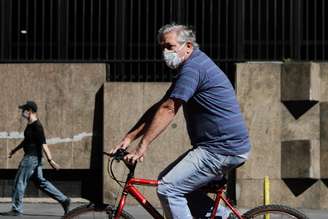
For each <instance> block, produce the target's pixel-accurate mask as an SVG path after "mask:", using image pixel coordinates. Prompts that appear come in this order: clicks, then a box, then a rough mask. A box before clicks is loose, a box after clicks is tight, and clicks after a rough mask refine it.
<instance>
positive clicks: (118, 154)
mask: <svg viewBox="0 0 328 219" xmlns="http://www.w3.org/2000/svg"><path fill="white" fill-rule="evenodd" d="M103 154H105V155H107V156H108V157H113V159H114V160H117V161H121V160H123V158H124V156H125V155H127V154H129V152H127V151H126V149H118V150H117V151H116V153H115V154H114V155H110V154H109V153H107V152H105V151H103Z"/></svg>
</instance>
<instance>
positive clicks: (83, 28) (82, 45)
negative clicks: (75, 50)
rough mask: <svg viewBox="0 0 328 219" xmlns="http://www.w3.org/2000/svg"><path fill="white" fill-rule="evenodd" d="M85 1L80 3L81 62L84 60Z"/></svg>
mask: <svg viewBox="0 0 328 219" xmlns="http://www.w3.org/2000/svg"><path fill="white" fill-rule="evenodd" d="M85 1H86V0H83V1H82V33H81V35H82V41H81V47H82V57H81V58H82V60H85V17H86V13H85Z"/></svg>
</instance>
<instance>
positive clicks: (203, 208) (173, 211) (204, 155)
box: [157, 147, 245, 219]
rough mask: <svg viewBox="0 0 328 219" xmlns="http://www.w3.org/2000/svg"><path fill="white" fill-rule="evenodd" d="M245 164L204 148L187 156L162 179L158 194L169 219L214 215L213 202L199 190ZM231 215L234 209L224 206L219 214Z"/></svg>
mask: <svg viewBox="0 0 328 219" xmlns="http://www.w3.org/2000/svg"><path fill="white" fill-rule="evenodd" d="M244 161H245V159H244V158H241V157H238V156H226V155H220V154H214V153H211V152H209V151H207V150H206V149H204V148H202V147H197V148H194V149H192V150H190V151H188V152H186V153H185V154H183V155H182V156H181V157H180V158H178V159H177V160H176V161H175V162H173V163H172V164H171V165H170V166H168V167H167V168H166V169H165V170H164V171H163V172H162V173H161V174H160V176H159V179H160V182H159V185H158V188H157V194H158V197H159V199H160V201H161V204H162V207H163V209H164V213H165V216H166V218H174V219H191V218H193V216H194V217H196V218H206V217H208V216H210V210H211V207H212V206H213V200H211V199H210V198H209V197H208V196H207V195H206V194H204V193H203V192H201V191H199V190H198V191H197V189H199V188H201V187H202V186H205V185H206V184H208V183H209V182H211V181H213V180H219V179H221V178H222V176H223V175H224V174H225V173H226V172H227V171H229V170H230V169H232V168H234V167H236V166H238V165H239V164H241V163H243V162H244ZM230 212H231V211H230V209H227V208H225V207H223V206H220V207H219V209H218V214H217V215H218V216H221V217H222V218H226V217H227V216H228V215H229V214H230Z"/></svg>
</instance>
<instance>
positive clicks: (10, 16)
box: [8, 0, 13, 60]
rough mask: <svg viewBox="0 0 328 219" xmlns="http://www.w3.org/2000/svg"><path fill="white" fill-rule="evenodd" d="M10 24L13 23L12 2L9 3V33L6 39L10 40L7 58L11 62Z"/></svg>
mask: <svg viewBox="0 0 328 219" xmlns="http://www.w3.org/2000/svg"><path fill="white" fill-rule="evenodd" d="M12 23H13V1H12V0H11V1H9V33H8V39H9V40H10V47H9V48H8V50H9V51H8V58H9V60H12V41H13V38H12Z"/></svg>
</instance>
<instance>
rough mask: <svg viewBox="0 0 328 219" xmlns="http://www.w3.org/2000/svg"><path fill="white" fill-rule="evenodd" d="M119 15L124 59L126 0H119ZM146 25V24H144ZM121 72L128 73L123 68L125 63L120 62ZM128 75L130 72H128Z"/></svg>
mask: <svg viewBox="0 0 328 219" xmlns="http://www.w3.org/2000/svg"><path fill="white" fill-rule="evenodd" d="M120 8H121V16H120V20H121V21H120V25H121V28H120V30H121V32H122V35H121V37H120V44H121V46H120V47H121V54H120V55H121V59H122V60H124V59H126V57H125V46H126V45H125V39H126V36H125V8H126V0H121V7H120ZM146 26H147V27H148V25H146ZM121 72H123V74H125V75H127V74H128V73H127V72H126V70H125V64H124V63H123V62H121ZM129 75H130V74H129Z"/></svg>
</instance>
